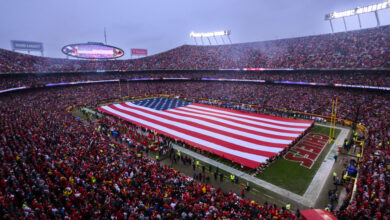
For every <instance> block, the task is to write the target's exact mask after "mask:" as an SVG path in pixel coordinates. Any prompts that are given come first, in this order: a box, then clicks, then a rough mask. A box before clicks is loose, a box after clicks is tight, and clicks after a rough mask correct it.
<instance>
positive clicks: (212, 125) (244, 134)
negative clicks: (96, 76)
mask: <svg viewBox="0 0 390 220" xmlns="http://www.w3.org/2000/svg"><path fill="white" fill-rule="evenodd" d="M126 104H127V105H129V106H133V107H136V108H141V109H145V110H147V111H151V112H154V113H156V114H160V115H165V116H169V117H173V118H177V119H181V120H185V121H189V122H195V123H198V124H201V125H204V126H208V127H210V128H215V129H218V130H221V131H226V132H229V133H233V134H237V135H241V136H244V137H250V138H253V139H256V140H260V141H265V140H267V139H268V138H270V137H264V136H262V135H255V134H252V133H248V132H244V131H241V130H236V129H232V128H228V127H224V126H221V125H218V124H214V123H210V122H207V121H203V120H199V119H196V118H191V117H185V116H181V115H177V114H172V113H169V112H173V113H176V112H178V113H182V112H181V111H175V110H172V109H171V110H169V111H158V110H154V109H151V108H148V107H143V106H138V105H135V104H133V103H131V102H126ZM191 115H195V114H191ZM226 124H231V125H236V124H238V123H230V122H227V123H226ZM237 127H238V126H237ZM248 127H249V126H248ZM248 130H254V129H252V128H248ZM265 131H266V132H263V133H269V134H272V133H271V132H269V131H268V130H265ZM273 133H281V132H273ZM283 134H285V133H283ZM274 135H279V134H274ZM288 135H289V136H288V137H298V136H299V134H288ZM280 136H287V135H280ZM271 139H273V140H280V139H274V138H271ZM289 141H291V140H289ZM266 142H269V141H266ZM271 143H274V142H271Z"/></svg>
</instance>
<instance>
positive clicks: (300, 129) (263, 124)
mask: <svg viewBox="0 0 390 220" xmlns="http://www.w3.org/2000/svg"><path fill="white" fill-rule="evenodd" d="M181 108H183V109H191V111H194V112H198V113H200V114H210V115H215V116H219V117H223V118H227V119H234V120H238V121H243V122H246V123H249V124H253V125H260V126H263V127H268V128H276V129H281V130H290V131H301V132H302V131H304V130H305V128H286V127H283V126H279V125H271V124H266V123H262V122H258V121H252V120H248V119H243V118H238V117H234V116H227V115H220V114H217V113H212V112H205V111H202V110H197V109H194V108H191V107H190V106H185V107H180V108H179V109H181Z"/></svg>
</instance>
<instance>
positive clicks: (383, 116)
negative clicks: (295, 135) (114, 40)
mask: <svg viewBox="0 0 390 220" xmlns="http://www.w3.org/2000/svg"><path fill="white" fill-rule="evenodd" d="M389 39H390V26H382V27H378V28H373V29H365V30H359V31H351V32H345V33H336V34H326V35H319V36H308V37H301V38H292V39H283V40H274V41H266V42H254V43H244V44H233V45H222V46H189V45H184V46H181V47H178V48H175V49H172V50H169V51H167V52H164V53H161V54H157V55H153V56H149V57H145V58H141V59H134V60H115V61H80V60H68V59H54V58H44V57H35V56H30V55H25V54H19V53H15V52H11V51H7V50H3V49H0V73H2V75H1V76H0V90H3V89H9V88H15V87H20V86H32V87H36V86H37V85H38V86H37V87H39V85H44V84H47V83H60V82H75V81H85V80H107V79H131V78H144V77H152V78H163V77H188V78H191V79H199V78H202V77H206V78H227V79H233V78H234V79H263V80H273V81H274V80H275V81H305V82H316V83H329V84H335V83H340V84H350V85H368V86H387V87H389V86H390V76H389V74H388V73H382V72H381V73H379V72H378V73H376V72H371V73H369V74H368V73H366V72H364V71H362V70H359V69H356V71H351V72H329V71H314V70H307V71H305V72H299V73H298V72H291V73H290V72H226V73H225V72H219V73H216V72H213V71H210V72H192V71H188V73H186V72H172V73H158V72H156V73H155V72H150V73H147V72H138V73H136V72H129V73H127V72H124V71H133V70H156V69H166V70H170V69H172V70H183V69H184V70H185V69H188V70H199V69H210V70H211V69H230V68H244V67H266V68H326V69H332V68H389V67H390V52H389V51H390V50H389V47H390V41H389ZM110 70H112V71H117V72H114V73H83V71H95V72H96V71H110ZM31 72H35V73H36V74H17V73H31ZM43 73H46V74H43ZM129 84H130V85H131V86H130V88H127V89H123V90H121V91H120V90H119V88H118V83H106V84H90V85H74V86H67V87H64V86H60V87H52V88H38V89H31V90H26V91H19V92H17V93H13V92H11V93H7V94H0V136H1V137H0V146H1V147H0V181H1V182H0V185H1V187H0V214H1V218H3V219H14V218H20V219H36V218H39V219H54V218H65V219H86V218H95V219H96V218H117V219H127V218H130V219H131V218H135V219H146V218H147V217H149V219H150V218H159V217H160V218H167V219H168V218H180V217H181V218H183V219H185V218H188V219H191V217H194V218H202V217H203V218H206V219H207V218H210V219H211V218H214V216H215V218H223V217H226V218H250V217H252V218H268V219H272V218H276V219H278V218H292V219H293V218H296V217H297V215H296V213H294V212H290V211H286V210H285V209H279V208H277V207H275V206H271V205H268V204H259V203H257V202H252V201H249V200H246V199H242V198H240V197H239V196H237V195H235V194H233V193H231V192H222V191H221V190H220V189H214V188H212V187H210V186H209V185H207V184H205V183H202V182H200V181H197V180H191V178H189V177H188V176H185V175H183V174H180V173H178V172H176V171H174V170H172V169H170V168H167V167H165V166H161V165H160V164H159V163H158V162H156V161H154V160H151V159H149V158H147V157H146V156H141V157H138V155H137V152H136V151H137V149H138V148H128V147H127V146H126V145H125V144H123V143H120V142H115V143H113V141H112V139H110V137H109V136H108V133H107V132H105V131H100V129H97V128H98V127H99V126H104V125H105V124H107V123H109V122H108V121H104V120H101V121H95V122H92V124H86V123H84V122H83V121H82V120H79V119H78V118H77V117H75V116H74V115H72V114H71V113H70V112H68V111H67V110H66V109H67V108H68V107H69V106H72V105H88V106H95V105H96V104H97V103H98V102H99V101H100V100H104V99H114V98H118V97H119V96H127V94H128V93H130V94H131V96H138V95H147V94H171V95H179V96H182V97H197V98H206V99H219V100H225V101H230V102H239V103H247V104H256V105H259V106H263V107H265V108H268V109H276V108H277V109H286V110H295V111H300V112H310V113H315V114H320V115H327V116H329V115H330V114H331V112H330V108H329V106H330V105H331V102H332V99H333V98H335V97H338V100H339V105H338V107H339V109H338V117H340V118H343V119H347V120H350V121H354V122H357V123H360V124H362V125H364V126H366V127H367V129H368V133H367V135H366V141H365V151H364V154H363V157H362V159H361V161H360V169H359V170H358V181H357V185H356V186H357V187H356V192H355V195H354V196H353V198H352V200H351V201H350V198H351V196H352V188H353V185H352V183H351V184H349V185H347V199H346V200H345V201H344V204H343V205H342V206H341V209H340V211H338V212H335V214H336V215H338V217H339V218H341V219H370V218H377V219H385V218H389V216H390V199H389V198H390V197H389V193H390V188H389V186H390V184H389V177H390V156H389V155H390V151H389V150H390V149H389V148H390V94H389V93H387V92H378V91H367V90H348V89H345V88H330V87H315V86H312V87H307V86H305V87H303V86H298V85H277V84H254V83H244V82H241V83H236V82H204V81H203V82H201V81H193V80H188V81H183V82H174V81H165V82H164V81H156V82H131V83H129ZM120 92H121V94H119V93H120ZM119 123H120V122H119ZM114 127H115V126H114ZM132 129H135V128H132ZM134 141H135V140H134ZM141 182H142V183H145V184H144V185H143V187H142V188H140V187H139V185H140V183H141ZM152 182H153V184H152ZM148 193H149V194H148ZM146 194H148V196H145V195H146Z"/></svg>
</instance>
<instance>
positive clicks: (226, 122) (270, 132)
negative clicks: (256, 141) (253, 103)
mask: <svg viewBox="0 0 390 220" xmlns="http://www.w3.org/2000/svg"><path fill="white" fill-rule="evenodd" d="M177 109H179V108H176V109H170V110H167V111H168V112H177V113H181V114H185V115H190V116H197V117H201V118H205V119H210V120H214V121H218V122H221V123H225V124H231V125H234V126H236V127H240V128H245V129H248V130H252V131H257V132H262V133H266V134H272V135H279V136H285V137H298V136H299V134H293V133H284V132H278V131H272V130H267V129H263V128H257V127H252V126H248V125H244V124H239V123H236V122H234V121H228V120H225V119H221V118H217V117H213V116H208V115H202V114H196V113H192V112H187V111H179V110H177ZM180 109H183V110H184V108H180Z"/></svg>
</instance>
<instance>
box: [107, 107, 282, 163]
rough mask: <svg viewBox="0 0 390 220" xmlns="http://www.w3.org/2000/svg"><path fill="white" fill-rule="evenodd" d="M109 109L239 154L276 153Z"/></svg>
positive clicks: (116, 108) (115, 108)
mask: <svg viewBox="0 0 390 220" xmlns="http://www.w3.org/2000/svg"><path fill="white" fill-rule="evenodd" d="M109 107H110V108H112V109H114V110H116V111H118V112H122V113H124V114H127V115H131V116H133V117H137V118H140V119H142V120H145V121H149V122H152V123H154V124H158V125H161V126H164V127H166V128H169V129H172V130H175V131H179V132H182V133H185V134H188V135H190V136H192V137H196V138H199V139H202V140H207V141H208V142H211V143H215V144H218V145H222V146H224V147H227V148H230V149H233V150H237V151H241V152H245V153H250V154H254V155H259V156H264V157H272V156H274V155H275V154H276V153H272V152H267V151H261V150H254V149H251V148H246V147H243V146H240V145H237V144H234V143H229V142H226V141H223V140H220V139H217V138H214V137H211V136H208V135H205V134H201V133H198V132H194V131H191V130H188V129H184V128H180V127H178V126H175V125H170V124H167V123H164V122H161V121H158V120H154V119H152V118H148V117H145V116H143V115H140V114H137V113H134V112H131V111H126V110H123V109H120V108H118V107H116V106H115V105H110V106H109Z"/></svg>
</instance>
